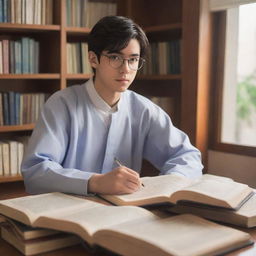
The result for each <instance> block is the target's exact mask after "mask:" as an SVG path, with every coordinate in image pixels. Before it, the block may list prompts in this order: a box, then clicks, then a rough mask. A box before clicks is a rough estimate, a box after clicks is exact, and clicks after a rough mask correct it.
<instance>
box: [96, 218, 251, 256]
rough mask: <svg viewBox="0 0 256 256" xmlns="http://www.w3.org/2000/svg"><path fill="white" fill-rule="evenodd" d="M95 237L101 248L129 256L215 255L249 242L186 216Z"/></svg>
mask: <svg viewBox="0 0 256 256" xmlns="http://www.w3.org/2000/svg"><path fill="white" fill-rule="evenodd" d="M95 237H96V238H97V241H98V243H99V244H100V245H101V246H103V247H106V248H108V249H111V250H113V251H115V252H117V253H119V254H121V255H129V256H140V255H147V256H155V255H157V256H167V255H183V256H193V255H215V254H217V253H221V252H224V251H226V250H229V249H231V248H234V247H236V246H237V245H239V246H241V244H244V243H247V242H248V240H249V239H250V236H249V234H247V233H245V232H242V231H238V230H235V229H232V228H229V227H225V226H221V225H219V224H215V223H213V222H210V221H207V220H204V219H202V218H200V217H197V216H193V215H190V214H185V215H178V216H174V217H169V218H165V219H159V220H155V221H145V222H141V223H139V222H138V223H137V225H135V223H134V224H133V225H128V224H125V223H124V224H122V225H116V226H114V227H111V229H107V230H101V231H98V232H97V233H96V234H95ZM216 252H217V253H216Z"/></svg>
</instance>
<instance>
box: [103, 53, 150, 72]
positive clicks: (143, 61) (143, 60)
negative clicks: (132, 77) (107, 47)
mask: <svg viewBox="0 0 256 256" xmlns="http://www.w3.org/2000/svg"><path fill="white" fill-rule="evenodd" d="M101 55H102V56H105V57H107V58H108V61H109V65H110V66H111V67H112V68H114V69H119V68H121V67H122V66H123V65H124V62H125V61H127V62H128V67H129V69H131V70H132V71H138V70H140V69H141V68H142V67H143V66H144V63H145V62H146V60H145V59H143V58H142V57H140V56H133V57H131V58H123V57H121V56H120V55H118V54H115V55H114V54H112V55H108V54H104V53H101ZM112 56H116V57H118V58H119V59H120V60H121V61H122V62H120V66H118V67H113V66H112V65H111V64H110V61H111V59H110V58H111V57H112ZM132 58H138V59H139V61H140V60H141V61H142V62H141V66H140V67H139V68H137V69H134V68H131V67H130V62H129V61H130V59H132Z"/></svg>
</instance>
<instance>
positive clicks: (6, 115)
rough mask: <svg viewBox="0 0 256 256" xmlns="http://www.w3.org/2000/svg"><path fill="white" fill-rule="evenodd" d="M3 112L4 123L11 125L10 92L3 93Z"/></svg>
mask: <svg viewBox="0 0 256 256" xmlns="http://www.w3.org/2000/svg"><path fill="white" fill-rule="evenodd" d="M3 113H4V125H10V117H9V96H8V92H4V93H3Z"/></svg>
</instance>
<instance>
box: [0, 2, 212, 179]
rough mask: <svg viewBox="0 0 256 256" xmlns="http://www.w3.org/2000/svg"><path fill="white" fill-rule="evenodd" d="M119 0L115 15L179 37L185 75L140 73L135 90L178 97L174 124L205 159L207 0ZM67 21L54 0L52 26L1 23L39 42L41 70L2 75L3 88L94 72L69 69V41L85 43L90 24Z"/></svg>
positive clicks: (74, 79) (62, 84)
mask: <svg viewBox="0 0 256 256" xmlns="http://www.w3.org/2000/svg"><path fill="white" fill-rule="evenodd" d="M105 1H106V0H105ZM111 1H112V2H113V0H111ZM115 1H116V3H117V14H118V15H124V16H128V17H130V18H132V19H134V20H135V21H136V22H137V23H138V24H140V25H141V26H142V27H143V29H144V30H145V32H146V33H147V35H148V38H149V40H150V41H155V42H157V41H163V40H164V41H171V40H177V39H178V40H181V56H182V57H181V74H175V75H171V74H167V75H140V74H138V76H137V79H136V81H135V82H134V85H133V86H132V87H131V89H134V90H135V91H138V92H140V93H142V94H144V95H151V96H158V97H161V96H162V97H168V96H169V97H175V100H176V104H175V112H176V113H177V114H175V118H177V120H175V124H177V125H178V127H179V128H181V129H182V130H183V131H185V132H186V133H187V134H188V135H189V137H190V139H191V142H192V143H193V144H194V145H195V146H197V147H198V148H199V149H200V150H201V151H202V153H203V159H204V162H206V157H207V154H206V152H207V146H208V140H207V132H208V102H209V65H210V57H209V47H210V34H211V31H210V14H209V11H208V6H207V1H203V0H162V1H161V2H159V1H155V0H115ZM145 8H146V9H145ZM66 24H67V17H66V1H65V0H54V1H53V24H51V25H32V24H31V25H29V24H11V23H0V32H1V34H2V35H7V36H10V37H22V36H29V37H32V38H36V39H37V40H38V41H39V43H40V61H39V65H40V67H39V74H0V88H1V91H4V92H6V91H10V90H14V91H16V92H20V93H28V92H45V93H50V94H52V93H54V92H55V91H57V90H61V89H64V88H66V87H68V86H71V85H73V84H77V83H79V82H80V81H86V80H88V79H89V78H90V77H91V74H68V73H67V62H68V61H69V60H68V59H67V53H66V47H67V43H68V42H86V40H87V35H88V33H89V32H90V29H91V28H87V27H68V26H67V25H66ZM176 108H177V109H176ZM33 128H34V125H33V124H28V125H21V126H2V127H0V133H1V137H3V136H4V134H5V133H6V134H7V133H8V136H10V134H13V136H16V135H17V133H19V135H20V134H22V133H23V132H24V134H26V135H27V134H28V133H31V132H32V130H33ZM14 179H15V177H14ZM18 179H19V177H18ZM10 181H12V178H8V177H6V178H5V177H4V178H3V177H1V176H0V182H5V183H6V182H10Z"/></svg>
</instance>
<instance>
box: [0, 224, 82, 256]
mask: <svg viewBox="0 0 256 256" xmlns="http://www.w3.org/2000/svg"><path fill="white" fill-rule="evenodd" d="M1 236H2V239H4V240H5V241H7V242H8V243H10V244H11V245H12V246H14V247H15V248H16V249H18V250H19V251H20V252H21V253H22V254H24V255H35V254H39V253H45V252H50V251H53V250H57V249H60V248H65V247H68V246H72V245H75V244H78V243H80V240H79V238H78V237H76V236H74V235H71V234H64V233H62V234H58V235H52V236H47V237H42V238H35V239H31V240H23V239H21V238H20V237H19V236H18V235H17V234H16V233H15V232H14V231H13V230H12V229H11V228H10V227H8V226H7V227H6V226H3V227H2V228H1Z"/></svg>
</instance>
